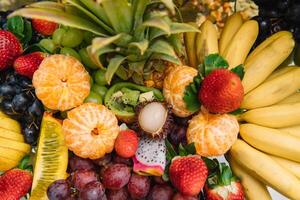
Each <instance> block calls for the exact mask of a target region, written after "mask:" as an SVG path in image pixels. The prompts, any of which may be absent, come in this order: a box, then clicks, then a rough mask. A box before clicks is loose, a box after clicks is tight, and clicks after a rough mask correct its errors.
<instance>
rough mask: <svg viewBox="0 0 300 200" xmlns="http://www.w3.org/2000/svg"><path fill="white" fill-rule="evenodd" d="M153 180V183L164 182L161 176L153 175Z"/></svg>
mask: <svg viewBox="0 0 300 200" xmlns="http://www.w3.org/2000/svg"><path fill="white" fill-rule="evenodd" d="M153 180H154V182H155V183H158V184H164V183H165V181H164V180H163V179H162V177H161V176H154V178H153Z"/></svg>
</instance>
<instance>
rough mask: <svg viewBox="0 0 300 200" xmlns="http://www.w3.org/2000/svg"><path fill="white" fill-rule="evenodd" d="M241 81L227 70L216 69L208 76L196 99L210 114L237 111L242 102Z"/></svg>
mask: <svg viewBox="0 0 300 200" xmlns="http://www.w3.org/2000/svg"><path fill="white" fill-rule="evenodd" d="M243 96H244V88H243V86H242V82H241V79H240V78H239V76H238V75H236V74H235V73H233V72H231V71H229V70H227V69H216V70H214V71H212V72H211V73H210V74H208V75H207V76H206V77H205V78H204V80H203V82H202V84H201V87H200V91H199V94H198V98H199V100H200V101H201V103H202V104H203V106H204V107H205V108H206V109H207V110H208V111H210V112H212V113H220V114H223V113H228V112H232V111H234V110H236V109H238V108H239V107H240V105H241V103H242V101H243Z"/></svg>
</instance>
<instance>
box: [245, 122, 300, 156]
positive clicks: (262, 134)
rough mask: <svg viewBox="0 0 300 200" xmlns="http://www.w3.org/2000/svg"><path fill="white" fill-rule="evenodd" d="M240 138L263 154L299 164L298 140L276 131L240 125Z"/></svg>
mask: <svg viewBox="0 0 300 200" xmlns="http://www.w3.org/2000/svg"><path fill="white" fill-rule="evenodd" d="M240 135H241V137H242V138H243V139H244V140H245V141H246V142H247V143H248V144H250V145H251V146H253V147H255V148H256V149H259V150H261V151H263V152H266V153H269V154H272V155H276V156H280V157H283V158H287V159H290V160H294V161H297V162H300V156H299V155H300V148H299V147H300V139H299V138H297V137H295V136H292V135H289V134H286V133H284V132H282V131H280V130H278V129H272V128H267V127H263V126H258V125H255V124H242V125H241V126H240Z"/></svg>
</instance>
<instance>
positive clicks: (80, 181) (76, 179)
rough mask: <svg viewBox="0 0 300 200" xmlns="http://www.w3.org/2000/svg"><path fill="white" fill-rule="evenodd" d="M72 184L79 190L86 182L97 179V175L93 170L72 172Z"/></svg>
mask: <svg viewBox="0 0 300 200" xmlns="http://www.w3.org/2000/svg"><path fill="white" fill-rule="evenodd" d="M71 176H72V178H71V180H72V184H73V185H74V187H75V188H76V189H78V190H79V191H80V190H82V189H83V188H84V186H85V185H86V184H88V183H89V182H92V181H97V179H98V178H97V175H96V172H95V171H92V170H77V171H75V172H73V173H72V174H71Z"/></svg>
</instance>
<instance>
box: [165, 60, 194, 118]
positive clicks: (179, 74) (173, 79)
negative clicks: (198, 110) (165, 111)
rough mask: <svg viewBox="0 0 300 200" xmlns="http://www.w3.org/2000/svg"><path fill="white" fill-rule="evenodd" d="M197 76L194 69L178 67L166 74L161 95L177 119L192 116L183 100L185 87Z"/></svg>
mask: <svg viewBox="0 0 300 200" xmlns="http://www.w3.org/2000/svg"><path fill="white" fill-rule="evenodd" d="M197 74H198V71H197V70H196V69H195V68H192V67H188V66H178V67H176V68H174V69H173V70H172V71H170V72H169V73H168V75H167V76H166V78H165V80H164V88H163V94H164V97H165V99H166V101H167V103H168V104H170V105H172V111H173V113H174V114H175V115H177V116H179V117H187V116H190V115H191V114H193V113H192V112H190V111H189V110H188V109H187V108H186V105H185V102H184V100H183V97H184V92H185V88H186V86H188V85H189V84H190V83H191V82H193V79H194V77H195V76H196V75H197Z"/></svg>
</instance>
